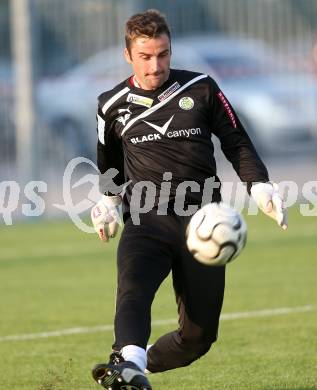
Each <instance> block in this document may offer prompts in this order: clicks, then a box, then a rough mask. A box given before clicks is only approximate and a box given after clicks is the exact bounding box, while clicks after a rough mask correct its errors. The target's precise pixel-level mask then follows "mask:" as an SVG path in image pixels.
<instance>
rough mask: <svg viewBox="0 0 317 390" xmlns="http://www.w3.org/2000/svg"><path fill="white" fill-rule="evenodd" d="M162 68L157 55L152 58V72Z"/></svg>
mask: <svg viewBox="0 0 317 390" xmlns="http://www.w3.org/2000/svg"><path fill="white" fill-rule="evenodd" d="M159 69H160V65H159V59H158V58H157V57H154V56H153V57H152V58H151V73H156V72H158V71H159Z"/></svg>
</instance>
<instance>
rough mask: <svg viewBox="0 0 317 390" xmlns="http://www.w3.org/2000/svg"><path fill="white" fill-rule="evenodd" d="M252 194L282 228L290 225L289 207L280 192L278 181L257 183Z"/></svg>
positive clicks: (252, 188)
mask: <svg viewBox="0 0 317 390" xmlns="http://www.w3.org/2000/svg"><path fill="white" fill-rule="evenodd" d="M251 195H252V197H253V199H254V200H255V202H256V204H257V205H258V207H259V208H260V209H261V210H262V211H263V213H264V214H266V215H268V216H269V217H271V218H273V219H275V220H276V222H277V223H278V225H279V226H281V228H282V229H284V230H286V229H287V226H288V221H287V209H286V208H285V207H284V204H283V199H282V198H281V196H280V195H279V193H278V185H277V184H276V183H271V182H268V183H257V184H253V185H252V187H251Z"/></svg>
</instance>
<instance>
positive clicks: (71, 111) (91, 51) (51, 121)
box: [0, 0, 317, 217]
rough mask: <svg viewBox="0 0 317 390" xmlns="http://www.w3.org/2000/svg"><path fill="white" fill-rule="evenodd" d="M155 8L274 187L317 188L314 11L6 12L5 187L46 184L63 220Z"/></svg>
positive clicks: (97, 0) (120, 1) (1, 117)
mask: <svg viewBox="0 0 317 390" xmlns="http://www.w3.org/2000/svg"><path fill="white" fill-rule="evenodd" d="M148 8H158V9H159V10H160V11H162V12H163V13H165V15H166V16H167V19H168V21H169V24H170V26H171V30H172V36H173V42H172V50H173V66H175V67H178V68H184V69H193V70H196V71H201V72H207V73H208V74H210V75H211V76H212V77H214V78H215V79H216V81H217V82H218V83H219V84H220V86H221V88H222V89H223V91H224V92H225V94H226V95H227V97H228V98H229V100H230V101H231V103H232V105H233V106H234V108H235V110H236V112H237V114H238V115H239V117H240V119H241V121H242V122H243V123H244V125H245V127H246V129H247V130H248V132H249V134H250V136H251V138H252V139H253V141H254V143H255V144H256V146H257V148H258V150H259V153H260V154H261V156H262V158H263V159H264V161H265V162H266V163H267V164H268V166H269V167H270V171H271V175H272V176H273V178H274V179H275V180H276V181H277V180H295V181H298V183H299V184H300V183H303V182H304V181H307V180H309V179H310V180H312V177H309V175H311V174H312V172H313V171H314V169H315V167H316V164H315V163H316V160H315V156H316V142H317V109H316V108H317V104H316V103H317V2H316V0H174V1H159V0H89V1H88V0H68V1H64V0H0V178H1V181H5V180H17V181H18V182H19V183H20V184H21V186H22V185H23V183H26V182H28V181H30V180H44V181H46V182H47V183H48V185H49V187H48V191H47V192H48V193H47V194H46V195H45V196H46V197H47V198H49V199H48V200H49V202H48V204H47V208H46V213H48V214H54V213H58V210H57V209H56V208H53V207H50V206H49V205H50V204H51V203H53V202H57V201H59V200H60V198H61V192H62V190H61V185H62V175H63V172H64V170H65V167H66V165H67V163H68V162H69V161H70V160H71V159H72V158H74V157H76V156H84V157H87V158H89V159H91V160H92V161H95V145H96V133H95V110H96V97H97V95H98V94H99V93H100V92H102V91H104V90H107V89H109V88H111V87H112V86H114V85H115V84H117V83H118V82H119V81H121V80H122V79H124V78H125V77H127V76H128V75H129V74H130V69H129V67H128V65H127V64H125V62H124V59H123V56H122V54H121V52H122V49H123V42H124V23H125V21H126V20H127V18H128V17H129V16H130V15H131V14H133V13H136V12H139V11H143V10H145V9H148ZM220 159H221V157H220ZM227 168H228V166H227V165H226V163H225V162H224V163H223V164H222V163H221V164H220V170H223V172H224V173H223V176H222V178H223V180H225V179H229V178H231V177H232V173H230V172H231V171H230V170H229V169H227ZM227 170H228V174H227ZM83 172H84V173H86V172H93V171H92V168H91V167H90V166H88V165H87V167H86V168H84V167H83V168H82V172H81V174H82V173H83ZM95 173H96V172H95ZM272 173H273V174H272ZM21 188H23V187H21ZM16 214H17V216H18V217H20V216H21V212H19V211H18V210H17V211H16Z"/></svg>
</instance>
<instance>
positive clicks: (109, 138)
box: [97, 69, 269, 211]
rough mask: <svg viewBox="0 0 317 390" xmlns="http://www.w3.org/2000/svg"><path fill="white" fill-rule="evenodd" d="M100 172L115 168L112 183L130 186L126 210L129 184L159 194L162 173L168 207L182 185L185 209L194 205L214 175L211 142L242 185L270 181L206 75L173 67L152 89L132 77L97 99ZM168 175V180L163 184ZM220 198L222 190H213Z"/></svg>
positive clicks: (130, 190)
mask: <svg viewBox="0 0 317 390" xmlns="http://www.w3.org/2000/svg"><path fill="white" fill-rule="evenodd" d="M98 103H99V104H98V114H97V121H98V126H97V129H98V146H97V161H98V168H99V170H100V172H101V173H104V172H105V171H106V170H108V169H109V168H116V169H117V170H119V174H118V175H117V177H116V178H115V180H114V181H115V183H116V184H117V185H120V184H123V183H125V182H127V181H128V180H130V181H131V182H130V184H129V186H128V188H127V189H126V193H125V196H124V205H125V211H127V210H128V208H129V203H130V199H131V193H132V191H133V186H134V185H135V184H136V183H138V182H140V181H147V182H148V181H151V182H152V183H154V185H155V186H156V188H157V197H156V200H155V204H157V202H158V198H159V191H160V188H161V185H162V181H163V174H164V173H165V172H171V174H172V175H170V174H169V176H168V178H169V179H171V180H170V183H171V188H170V195H169V201H171V202H172V201H173V199H174V198H175V194H176V191H177V188H178V186H179V185H180V183H183V182H184V181H195V182H196V183H198V186H199V188H200V190H197V188H195V189H194V190H193V188H191V187H187V188H186V189H185V191H186V196H185V199H186V201H185V204H186V203H187V204H199V203H200V202H201V200H202V192H203V186H204V183H205V180H206V179H208V178H210V177H215V180H216V181H219V179H218V177H217V169H216V162H215V158H214V145H213V142H212V136H213V135H216V136H217V137H218V138H219V139H220V143H221V149H222V151H223V152H224V154H225V156H226V158H227V159H228V160H229V161H230V162H231V163H232V165H233V168H234V169H235V171H236V172H237V174H238V176H239V177H240V179H241V180H242V181H243V182H246V183H247V185H248V187H249V188H250V186H251V183H252V182H266V181H268V180H269V178H268V173H267V169H266V167H265V166H264V164H263V162H262V161H261V159H260V158H259V156H258V154H257V152H256V150H255V148H254V146H253V145H252V142H251V141H250V138H249V137H248V135H247V133H246V131H245V130H244V128H243V126H242V124H241V122H240V121H239V119H238V117H237V116H236V114H235V112H234V109H233V108H232V106H231V105H230V103H229V102H228V100H227V98H226V97H225V95H224V94H223V92H222V91H221V90H220V89H219V87H218V85H217V84H216V82H215V81H214V80H213V79H212V78H211V77H209V76H207V75H204V74H201V73H195V72H189V71H185V70H175V69H171V71H170V75H169V78H168V80H167V81H166V82H165V83H164V84H163V85H162V86H161V87H160V88H158V89H156V90H155V91H148V90H143V89H140V88H137V87H135V86H133V85H132V83H131V81H130V78H129V79H127V80H125V81H123V82H122V83H120V84H118V85H117V86H116V87H115V88H113V89H112V90H110V91H107V92H104V93H102V94H101V95H100V96H99V98H98ZM166 177H167V176H165V180H166ZM213 199H214V200H219V199H220V189H219V188H218V189H216V190H215V191H214V196H213Z"/></svg>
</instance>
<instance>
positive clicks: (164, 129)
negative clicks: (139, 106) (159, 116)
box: [143, 114, 175, 135]
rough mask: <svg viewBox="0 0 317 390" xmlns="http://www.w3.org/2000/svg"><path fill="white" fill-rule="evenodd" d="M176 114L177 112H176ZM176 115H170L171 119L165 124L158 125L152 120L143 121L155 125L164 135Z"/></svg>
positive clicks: (154, 127)
mask: <svg viewBox="0 0 317 390" xmlns="http://www.w3.org/2000/svg"><path fill="white" fill-rule="evenodd" d="M174 115H175V114H174ZM174 115H173V116H171V117H170V119H169V120H168V121H167V122H166V123H164V125H163V126H157V125H155V124H154V123H151V122H147V121H143V122H145V123H146V124H147V125H149V126H151V127H153V129H155V130H156V131H158V132H159V133H161V134H162V135H164V134H165V133H166V131H167V129H168V126H169V125H170V123H171V122H172V120H173V118H174Z"/></svg>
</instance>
